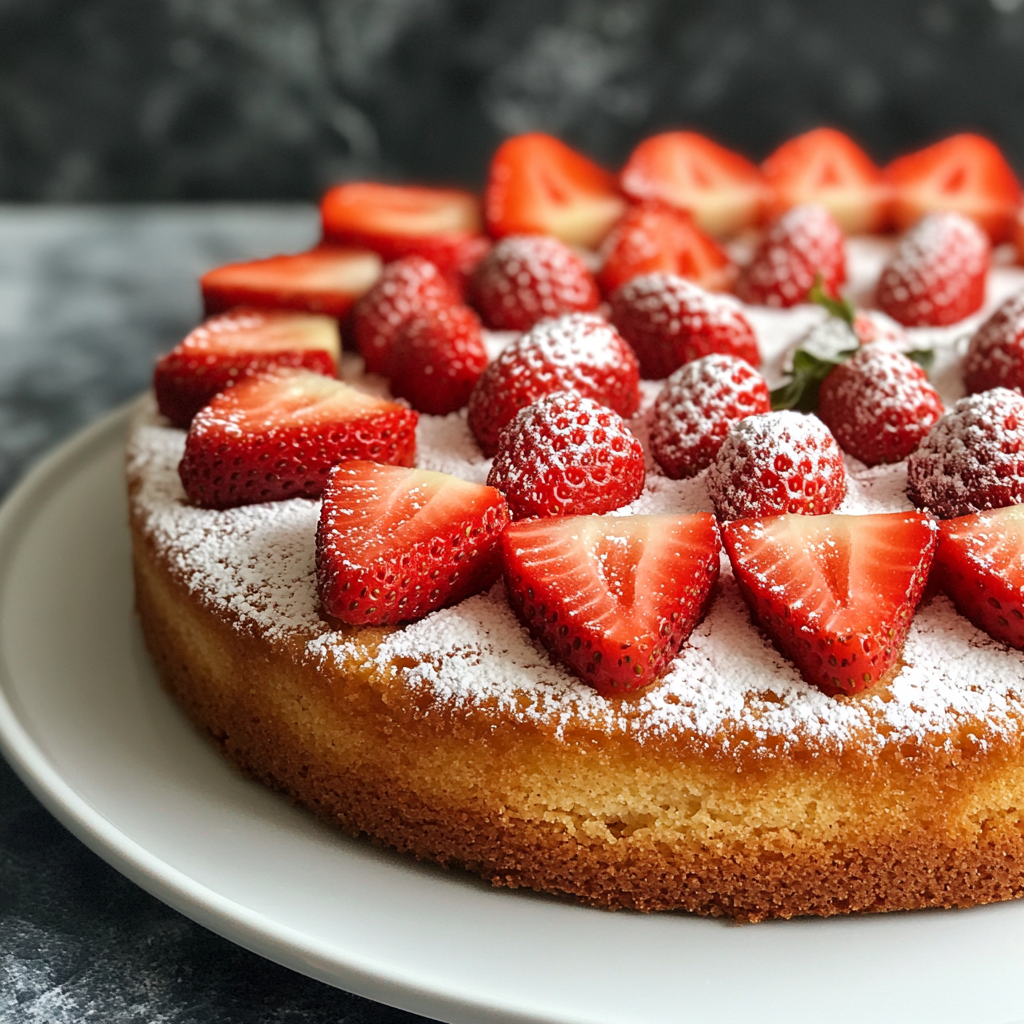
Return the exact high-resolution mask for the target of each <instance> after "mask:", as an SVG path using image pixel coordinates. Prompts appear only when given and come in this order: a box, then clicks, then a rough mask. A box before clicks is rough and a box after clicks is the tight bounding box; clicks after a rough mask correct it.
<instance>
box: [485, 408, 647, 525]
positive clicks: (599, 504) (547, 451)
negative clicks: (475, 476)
mask: <svg viewBox="0 0 1024 1024" xmlns="http://www.w3.org/2000/svg"><path fill="white" fill-rule="evenodd" d="M645 473H646V471H645V465H644V449H643V446H642V445H641V444H640V442H639V441H638V440H637V439H636V438H635V437H634V436H633V435H632V434H631V433H630V432H629V429H628V428H627V427H626V424H625V423H623V421H622V418H621V417H620V416H618V415H616V414H615V413H614V412H612V410H611V409H609V408H607V406H604V405H600V404H599V403H598V402H595V401H593V400H592V399H590V398H581V397H580V396H579V395H577V394H575V393H574V392H572V391H556V392H554V393H553V394H550V395H546V396H545V397H544V398H542V399H540V400H539V401H537V402H534V404H533V405H528V406H527V407H526V408H525V409H521V410H520V411H519V414H518V415H517V416H516V418H515V419H514V420H513V421H512V422H511V423H510V424H509V425H508V426H507V427H506V428H505V429H504V430H503V431H502V432H501V438H500V440H499V441H498V452H497V454H496V455H495V456H494V463H493V465H492V466H491V471H490V473H489V474H488V476H487V482H488V483H489V484H490V485H491V486H492V487H497V488H498V490H499V491H501V493H502V494H504V495H505V500H506V501H507V502H508V507H509V510H510V511H511V512H512V516H513V518H515V519H525V518H527V517H528V516H573V515H587V514H589V513H595V512H596V513H600V512H610V511H611V510H612V509H616V508H621V507H622V506H623V505H628V504H629V503H630V502H631V501H635V500H636V499H637V498H639V497H640V495H641V493H642V492H643V489H644V477H645Z"/></svg>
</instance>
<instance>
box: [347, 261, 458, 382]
mask: <svg viewBox="0 0 1024 1024" xmlns="http://www.w3.org/2000/svg"><path fill="white" fill-rule="evenodd" d="M458 301H459V300H458V297H457V296H456V294H455V292H454V291H453V290H452V287H451V285H449V284H448V282H447V281H446V280H445V278H444V276H443V275H442V274H441V272H440V271H439V270H438V269H437V267H435V266H434V264H433V263H431V262H430V261H429V260H426V259H424V258H423V257H422V256H406V257H404V258H403V259H400V260H395V262H394V263H389V264H388V265H387V266H386V267H385V268H384V272H383V273H382V274H381V275H380V280H379V281H378V282H377V283H376V284H375V285H374V286H373V287H372V288H371V289H370V290H369V291H368V292H367V293H366V294H365V295H364V296H363V297H362V298H361V299H360V300H359V301H358V302H357V303H356V306H355V309H354V310H353V311H352V333H353V335H354V336H355V340H356V348H358V349H359V354H360V355H361V356H362V357H363V359H364V360H365V361H366V372H367V373H380V374H386V373H387V372H388V353H389V351H390V349H391V345H392V343H393V342H394V340H395V335H396V334H397V333H398V331H399V329H400V328H401V327H402V325H403V324H404V323H405V321H406V320H408V319H409V317H411V316H413V315H414V314H416V313H420V312H424V311H426V310H430V309H438V308H441V307H443V306H454V305H455V304H456V303H457V302H458Z"/></svg>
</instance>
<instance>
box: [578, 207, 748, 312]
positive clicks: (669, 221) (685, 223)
mask: <svg viewBox="0 0 1024 1024" xmlns="http://www.w3.org/2000/svg"><path fill="white" fill-rule="evenodd" d="M601 260H602V262H601V269H600V270H599V271H598V274H597V283H598V284H599V285H600V286H601V290H602V291H603V292H604V293H605V294H606V295H608V294H610V293H611V292H613V291H615V289H616V288H619V287H621V286H622V285H624V284H626V283H627V282H628V281H631V280H632V279H633V278H634V277H637V276H638V275H640V274H650V273H653V272H655V271H659V270H660V271H664V272H665V273H669V274H677V275H679V276H680V277H685V278H689V280H691V281H694V282H695V283H696V284H699V285H701V286H702V287H704V288H708V289H711V290H712V291H724V290H725V289H727V288H730V287H731V286H732V282H733V278H734V276H735V269H736V268H735V267H734V266H733V264H732V261H731V260H730V259H729V257H728V255H727V254H726V252H725V250H724V249H723V248H722V247H721V246H720V245H719V244H718V243H717V242H716V241H715V240H714V239H713V238H711V237H710V236H709V235H705V234H704V232H703V231H701V230H700V229H699V228H698V227H697V226H696V225H695V224H694V223H693V218H692V217H691V216H690V214H688V213H686V212H685V211H683V210H675V209H673V208H672V207H671V206H666V205H665V204H664V203H656V202H646V203H641V204H640V205H638V206H634V207H632V208H631V209H630V210H629V212H628V213H626V214H625V216H623V218H622V219H621V220H620V221H619V222H618V223H617V224H616V225H615V227H613V228H612V230H611V231H610V232H609V234H608V237H607V238H606V239H605V240H604V244H603V245H602V246H601Z"/></svg>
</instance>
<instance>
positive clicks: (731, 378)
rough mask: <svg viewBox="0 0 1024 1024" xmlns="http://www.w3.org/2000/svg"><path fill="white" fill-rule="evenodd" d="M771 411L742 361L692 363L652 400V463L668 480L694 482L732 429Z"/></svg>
mask: <svg viewBox="0 0 1024 1024" xmlns="http://www.w3.org/2000/svg"><path fill="white" fill-rule="evenodd" d="M771 407H772V406H771V399H770V398H769V395H768V385H767V384H766V383H765V381H764V378H763V377H762V376H761V375H760V374H759V373H758V372H757V371H756V370H753V369H751V367H750V365H749V364H748V363H746V362H744V361H743V360H742V359H737V358H736V357H735V356H728V355H711V356H704V357H703V358H702V359H695V360H694V361H693V362H692V363H687V364H686V365H685V366H681V367H679V369H678V370H676V372H675V373H673V374H672V376H671V377H669V379H668V380H667V381H666V382H665V386H664V387H663V388H662V389H661V391H660V392H659V394H658V397H657V399H656V400H655V403H654V409H653V411H652V414H651V447H652V448H653V450H654V457H655V459H657V460H658V465H659V466H661V468H662V469H663V470H664V471H665V475H666V476H669V477H671V478H672V479H673V480H678V479H680V478H682V477H690V476H694V475H696V474H697V473H699V472H700V471H701V470H702V469H706V468H707V467H708V466H710V465H711V463H712V461H713V460H714V458H715V456H716V455H717V454H718V449H719V448H721V447H722V441H723V440H725V435H726V433H727V432H728V430H729V427H730V426H731V425H732V424H733V423H735V422H736V421H737V420H741V419H743V418H744V417H745V416H752V415H754V414H755V413H762V412H769V411H770V410H771Z"/></svg>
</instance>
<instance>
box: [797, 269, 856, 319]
mask: <svg viewBox="0 0 1024 1024" xmlns="http://www.w3.org/2000/svg"><path fill="white" fill-rule="evenodd" d="M807 299H808V301H809V302H813V303H815V305H818V306H821V307H822V308H823V309H827V310H828V312H829V313H831V314H832V316H837V317H839V319H840V320H843V321H844V322H845V323H847V324H849V325H850V327H853V321H854V319H855V317H856V316H857V311H856V310H855V309H854V308H853V303H851V302H850V301H849V300H847V299H839V298H836V297H835V296H834V295H829V293H828V292H827V291H825V279H824V278H823V277H822V276H821V274H815V275H814V284H812V285H811V290H810V291H809V292H808V293H807Z"/></svg>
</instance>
